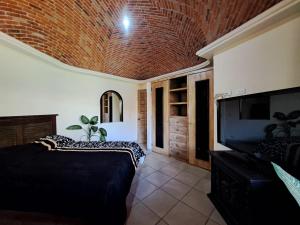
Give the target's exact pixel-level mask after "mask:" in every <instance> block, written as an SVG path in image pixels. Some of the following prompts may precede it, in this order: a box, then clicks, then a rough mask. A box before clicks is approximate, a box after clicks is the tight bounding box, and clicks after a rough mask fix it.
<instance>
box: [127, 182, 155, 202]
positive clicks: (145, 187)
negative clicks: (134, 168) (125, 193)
mask: <svg viewBox="0 0 300 225" xmlns="http://www.w3.org/2000/svg"><path fill="white" fill-rule="evenodd" d="M156 189H157V187H156V186H155V185H153V184H151V183H150V182H149V181H147V180H146V179H144V180H141V181H137V182H136V183H134V184H132V185H131V189H130V192H131V193H132V194H134V195H135V196H136V197H138V198H139V200H142V199H144V198H145V197H147V196H148V195H150V194H151V193H152V192H153V191H155V190H156Z"/></svg>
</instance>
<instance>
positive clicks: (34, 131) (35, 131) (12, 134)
mask: <svg viewBox="0 0 300 225" xmlns="http://www.w3.org/2000/svg"><path fill="white" fill-rule="evenodd" d="M56 116H57V114H49V115H29V116H5V117H0V147H7V146H12V145H20V144H26V143H30V142H32V141H34V140H36V139H38V138H40V137H44V136H46V135H53V134H56V132H57V130H56Z"/></svg>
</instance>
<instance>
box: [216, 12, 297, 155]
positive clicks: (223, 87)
mask: <svg viewBox="0 0 300 225" xmlns="http://www.w3.org/2000/svg"><path fill="white" fill-rule="evenodd" d="M214 82H215V83H214V91H215V94H219V93H230V92H232V96H236V95H240V93H239V90H241V89H246V94H251V93H258V92H264V91H271V90H278V89H284V88H291V87H297V86H300V17H299V16H298V17H297V18H294V19H292V20H290V21H288V22H286V23H284V24H281V25H279V26H277V27H275V28H273V29H272V30H270V31H268V32H266V33H263V34H261V35H259V36H257V37H255V38H253V39H250V40H248V41H246V42H244V43H242V44H240V45H238V46H236V47H234V48H231V49H229V50H226V51H225V52H222V53H220V54H218V55H215V56H214ZM216 121H217V118H216V113H215V149H216V150H221V149H226V147H224V146H223V145H221V144H218V143H217V127H216V125H217V122H216Z"/></svg>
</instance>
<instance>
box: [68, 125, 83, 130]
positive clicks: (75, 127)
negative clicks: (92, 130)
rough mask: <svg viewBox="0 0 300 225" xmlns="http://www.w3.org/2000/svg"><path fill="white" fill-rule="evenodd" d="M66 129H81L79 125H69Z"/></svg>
mask: <svg viewBox="0 0 300 225" xmlns="http://www.w3.org/2000/svg"><path fill="white" fill-rule="evenodd" d="M66 129H67V130H81V129H82V126H80V125H71V126H69V127H67V128H66Z"/></svg>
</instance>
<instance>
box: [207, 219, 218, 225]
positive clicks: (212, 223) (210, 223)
mask: <svg viewBox="0 0 300 225" xmlns="http://www.w3.org/2000/svg"><path fill="white" fill-rule="evenodd" d="M206 225H219V224H217V223H216V222H214V221H213V220H209V221H208V222H207V224H206Z"/></svg>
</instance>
